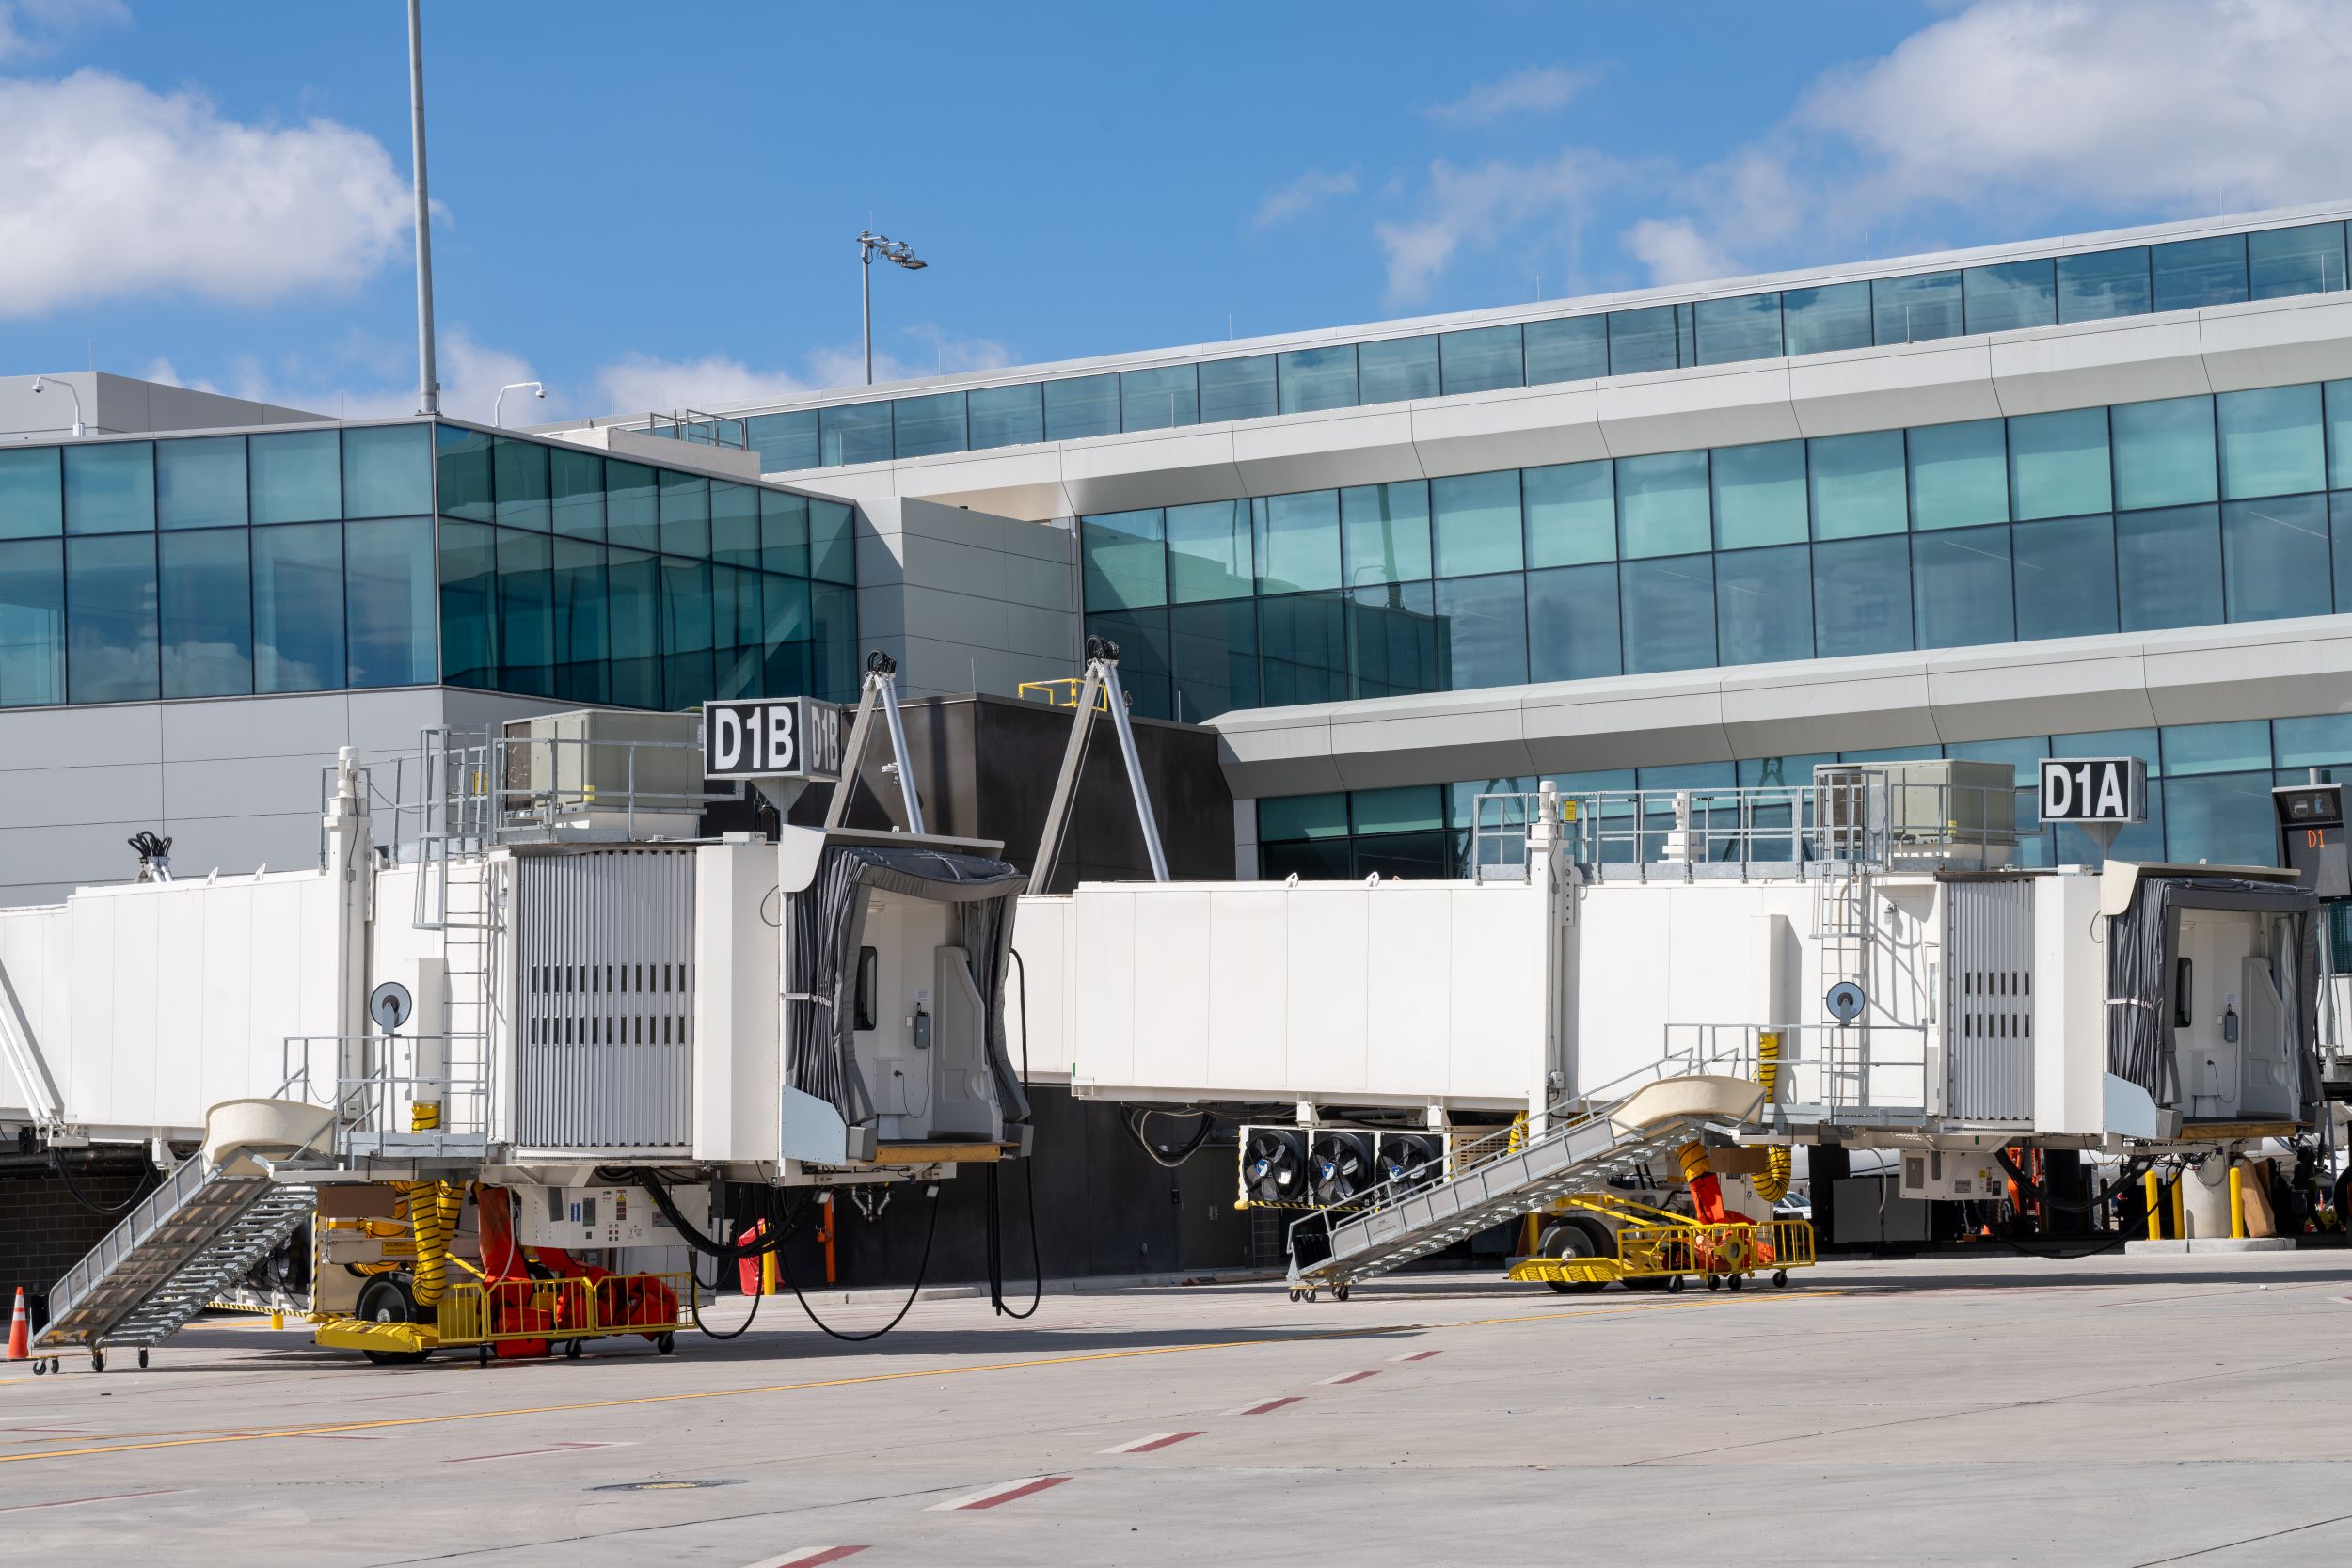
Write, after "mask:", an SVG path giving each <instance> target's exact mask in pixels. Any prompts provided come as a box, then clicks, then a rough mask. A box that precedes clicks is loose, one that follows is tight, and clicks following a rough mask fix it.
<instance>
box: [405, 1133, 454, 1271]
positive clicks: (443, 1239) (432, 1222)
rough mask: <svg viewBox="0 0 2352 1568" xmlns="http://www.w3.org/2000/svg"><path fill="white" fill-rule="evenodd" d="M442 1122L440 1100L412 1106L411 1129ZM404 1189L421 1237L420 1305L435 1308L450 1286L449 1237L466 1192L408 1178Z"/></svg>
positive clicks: (412, 1225)
mask: <svg viewBox="0 0 2352 1568" xmlns="http://www.w3.org/2000/svg"><path fill="white" fill-rule="evenodd" d="M440 1125H441V1107H440V1105H439V1103H438V1102H437V1101H428V1100H420V1101H417V1102H416V1104H414V1105H413V1106H411V1107H410V1108H409V1112H408V1128H409V1131H410V1132H432V1131H433V1130H434V1129H435V1128H437V1127H438V1126H440ZM401 1190H402V1191H403V1192H405V1194H407V1195H408V1227H409V1229H410V1230H411V1231H413V1232H414V1233H415V1235H416V1238H417V1260H416V1268H415V1271H414V1272H413V1274H412V1275H410V1277H411V1278H412V1279H413V1280H414V1281H415V1289H416V1296H417V1305H418V1306H419V1307H431V1306H434V1305H436V1304H437V1303H438V1302H439V1301H440V1299H441V1297H442V1296H443V1295H444V1294H445V1293H447V1291H448V1289H449V1240H450V1238H451V1237H452V1236H453V1235H455V1234H456V1232H457V1221H458V1217H459V1216H460V1215H461V1214H462V1213H463V1212H464V1211H465V1201H466V1198H465V1194H464V1192H463V1191H462V1190H460V1189H459V1188H458V1187H457V1186H455V1185H454V1184H453V1183H451V1182H447V1181H404V1182H402V1183H401Z"/></svg>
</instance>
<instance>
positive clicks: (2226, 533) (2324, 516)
mask: <svg viewBox="0 0 2352 1568" xmlns="http://www.w3.org/2000/svg"><path fill="white" fill-rule="evenodd" d="M2221 587H2222V601H2221V602H2222V608H2223V610H2225V611H2227V613H2228V615H2229V618H2230V619H2231V620H2233V621H2270V620H2277V619H2280V618H2281V617H2284V616H2290V615H2325V614H2327V613H2328V611H2329V610H2332V609H2333V608H2334V604H2333V599H2334V594H2332V592H2331V591H2330V587H2329V583H2328V498H2327V497H2325V496H2271V497H2268V498H2265V499H2262V500H2248V501H2233V502H2231V503H2230V504H2229V505H2227V506H2224V507H2223V508H2222V509H2221Z"/></svg>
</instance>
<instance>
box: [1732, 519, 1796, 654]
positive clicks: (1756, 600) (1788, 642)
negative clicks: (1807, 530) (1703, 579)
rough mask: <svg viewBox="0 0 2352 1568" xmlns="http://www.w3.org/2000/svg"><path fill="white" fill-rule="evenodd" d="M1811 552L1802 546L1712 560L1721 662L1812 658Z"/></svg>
mask: <svg viewBox="0 0 2352 1568" xmlns="http://www.w3.org/2000/svg"><path fill="white" fill-rule="evenodd" d="M1812 554H1813V552H1812V551H1811V550H1809V549H1807V548H1806V547H1805V546H1803V545H1788V546H1780V547H1778V548H1775V549H1763V550H1727V551H1725V552H1724V553H1723V554H1722V555H1719V556H1717V557H1716V558H1715V620H1716V627H1717V651H1718V653H1719V654H1720V655H1721V657H1722V659H1723V662H1724V663H1725V664H1769V663H1772V662H1774V661H1776V660H1779V659H1788V658H1811V657H1813V563H1812Z"/></svg>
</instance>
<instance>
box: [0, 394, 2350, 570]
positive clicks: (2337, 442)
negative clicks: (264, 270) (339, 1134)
mask: <svg viewBox="0 0 2352 1568" xmlns="http://www.w3.org/2000/svg"><path fill="white" fill-rule="evenodd" d="M2325 389H2326V393H2327V396H2326V399H2325V404H2326V408H2327V414H2328V483H2330V484H2332V485H2333V486H2335V488H2337V489H2339V490H2345V489H2352V381H2330V382H2328V384H2327V387H2326V388H2325ZM6 483H7V481H6V478H5V477H0V486H5V485H6ZM6 505H7V501H6V499H5V497H0V508H4V507H5V506H6ZM0 515H5V513H0ZM6 536H7V529H6V527H5V525H0V538H4V537H6Z"/></svg>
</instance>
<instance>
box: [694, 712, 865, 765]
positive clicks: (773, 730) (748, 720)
mask: <svg viewBox="0 0 2352 1568" xmlns="http://www.w3.org/2000/svg"><path fill="white" fill-rule="evenodd" d="M703 776H704V777H705V778H711V779H816V780H825V779H838V778H839V777H840V776H841V710H840V709H839V708H837V707H835V706H834V705H832V704H831V703H820V702H818V701H817V700H816V699H814V698H812V697H776V698H771V699H768V700H764V701H758V702H726V703H705V704H704V705H703Z"/></svg>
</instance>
